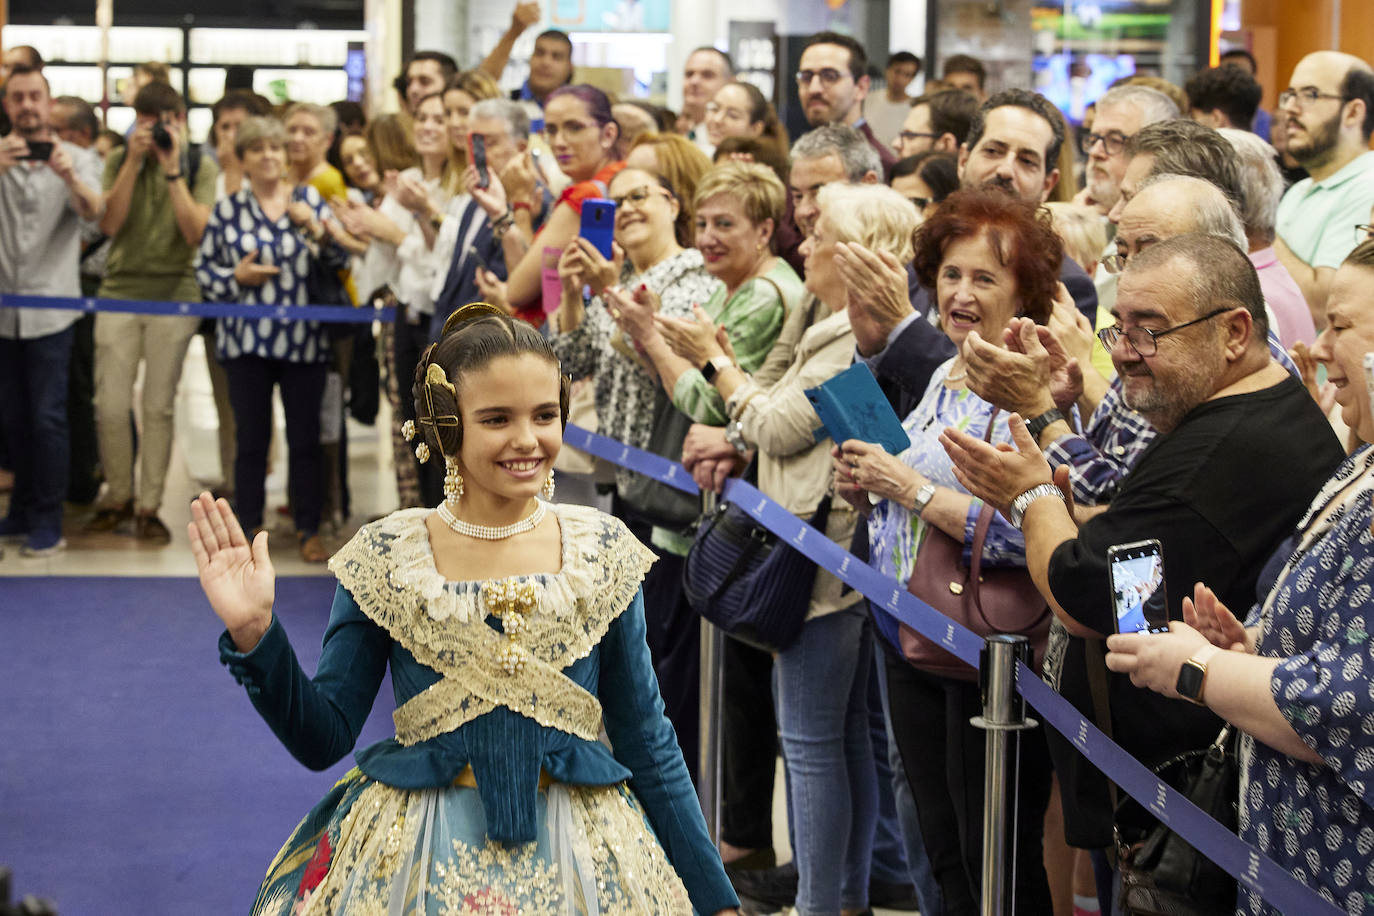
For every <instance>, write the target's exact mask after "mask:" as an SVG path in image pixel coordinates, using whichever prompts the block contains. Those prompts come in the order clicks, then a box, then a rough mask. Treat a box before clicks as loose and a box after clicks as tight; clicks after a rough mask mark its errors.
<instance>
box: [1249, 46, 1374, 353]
mask: <svg viewBox="0 0 1374 916" xmlns="http://www.w3.org/2000/svg"><path fill="white" fill-rule="evenodd" d="M1279 112H1280V115H1281V117H1280V118H1279V119H1278V121H1277V122H1276V123H1275V124H1274V132H1275V133H1276V134H1277V133H1279V132H1282V133H1283V134H1284V135H1285V139H1286V140H1287V146H1286V148H1287V151H1288V154H1289V155H1290V156H1292V157H1293V158H1294V159H1296V160H1297V161H1298V164H1299V165H1301V166H1302V167H1303V168H1305V169H1307V172H1308V174H1309V175H1310V176H1311V177H1309V178H1306V179H1304V180H1302V181H1299V182H1298V183H1297V184H1295V185H1293V187H1291V188H1289V189H1288V193H1287V194H1285V195H1284V197H1283V202H1282V203H1280V204H1279V213H1278V223H1277V229H1278V234H1279V237H1278V240H1277V241H1276V242H1275V243H1274V250H1275V251H1276V252H1277V254H1278V256H1279V261H1280V262H1282V264H1283V266H1284V267H1286V268H1288V272H1289V273H1290V274H1292V275H1293V279H1295V280H1297V281H1298V286H1299V288H1300V289H1302V293H1303V296H1304V298H1306V299H1307V306H1308V308H1310V309H1311V310H1312V321H1313V322H1314V323H1315V325H1316V327H1317V329H1318V330H1321V329H1322V328H1323V327H1325V326H1326V294H1327V292H1328V290H1329V289H1330V288H1331V278H1332V276H1334V275H1335V273H1336V268H1337V267H1339V266H1340V264H1341V261H1343V260H1344V259H1345V256H1346V255H1348V254H1349V253H1350V252H1351V250H1352V249H1353V248H1354V247H1355V232H1354V229H1353V227H1354V226H1355V225H1357V224H1359V223H1362V222H1364V221H1365V217H1366V216H1368V214H1369V209H1370V206H1371V205H1372V204H1374V152H1371V151H1370V149H1369V137H1370V134H1371V133H1374V70H1371V69H1370V67H1369V64H1367V63H1365V62H1364V61H1362V60H1360V59H1359V58H1358V57H1354V56H1352V55H1349V54H1341V53H1339V52H1337V51H1318V52H1316V53H1314V54H1309V55H1307V56H1306V57H1304V58H1303V59H1302V60H1301V61H1299V62H1298V66H1297V67H1296V68H1294V70H1293V79H1292V80H1290V81H1289V84H1288V88H1287V89H1285V90H1284V91H1283V92H1281V93H1279Z"/></svg>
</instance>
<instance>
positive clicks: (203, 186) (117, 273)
mask: <svg viewBox="0 0 1374 916" xmlns="http://www.w3.org/2000/svg"><path fill="white" fill-rule="evenodd" d="M124 153H125V151H124V150H123V149H117V150H115V151H113V152H112V153H110V157H109V159H107V160H106V161H105V178H104V182H103V185H104V189H105V193H106V194H108V193H109V192H110V189H111V188H113V187H114V183H115V178H116V177H117V176H118V175H119V169H120V167H121V166H122V165H123V164H124ZM182 168H183V173H184V174H186V175H187V176H188V178H189V174H190V173H189V171H188V170H187V169H186V167H185V164H184V162H183V167H182ZM218 174H219V169H218V168H217V167H216V166H215V163H214V162H213V161H212V160H211V159H210V157H209V156H201V158H200V165H199V166H198V168H197V171H196V185H195V187H194V188H192V189H191V196H192V197H193V198H195V201H196V203H198V204H204V205H205V206H207V207H208V206H210V205H212V204H213V203H214V202H215V176H216V175H218ZM195 255H196V246H195V245H191V244H189V243H188V242H187V241H186V238H185V237H184V236H183V235H182V234H181V229H179V228H178V227H177V220H176V214H175V213H173V211H172V199H171V195H170V194H169V193H168V191H167V179H166V178H165V177H164V176H163V173H162V167H161V166H159V165H158V161H157V157H156V156H155V155H153V154H152V153H149V154H148V156H147V157H145V158H144V160H143V170H142V171H141V172H139V173H138V178H137V179H135V181H134V192H133V196H132V198H131V199H130V200H129V215H128V217H127V218H126V219H125V220H124V225H123V226H121V227H120V228H119V231H118V232H116V233H115V235H114V239H113V240H112V241H111V242H110V257H109V260H108V261H107V262H106V267H105V280H104V282H103V283H101V284H100V295H101V296H102V297H105V298H109V299H150V300H154V301H161V300H169V301H174V302H199V301H200V286H199V285H198V284H197V283H196V274H195V271H194V270H193V269H192V266H191V264H192V261H193V260H194V259H195Z"/></svg>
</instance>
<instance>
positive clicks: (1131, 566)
mask: <svg viewBox="0 0 1374 916" xmlns="http://www.w3.org/2000/svg"><path fill="white" fill-rule="evenodd" d="M1107 571H1108V576H1109V578H1110V579H1111V585H1112V609H1113V611H1114V612H1115V613H1114V619H1115V621H1116V631H1117V632H1118V633H1140V632H1150V633H1165V632H1168V630H1169V595H1168V591H1167V590H1166V589H1165V587H1164V550H1163V547H1162V546H1161V545H1160V543H1159V541H1158V540H1157V539H1153V538H1152V539H1150V540H1146V541H1133V542H1131V543H1129V544H1117V545H1115V546H1113V547H1110V548H1108V550H1107Z"/></svg>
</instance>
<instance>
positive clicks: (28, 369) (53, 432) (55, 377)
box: [0, 327, 73, 546]
mask: <svg viewBox="0 0 1374 916" xmlns="http://www.w3.org/2000/svg"><path fill="white" fill-rule="evenodd" d="M72 334H73V331H72V329H71V328H70V327H69V328H67V329H66V330H64V331H58V332H57V333H56V334H48V335H47V336H45V337H33V338H29V339H27V340H17V339H14V338H8V337H6V338H0V429H3V431H4V439H5V441H6V443H8V446H9V452H10V461H11V462H12V464H13V470H14V494H13V496H11V497H10V511H9V517H10V518H11V519H13V520H14V521H15V522H16V523H17V527H18V529H19V530H22V531H26V532H27V533H28V535H29V538H30V541H31V542H32V543H35V544H40V545H42V546H47V545H48V544H50V543H52V542H55V541H56V540H57V539H58V538H59V537H61V536H62V501H63V500H64V499H65V498H66V495H67V468H68V467H69V465H70V454H69V448H70V446H69V444H68V443H69V436H70V433H69V431H68V426H67V368H68V363H69V361H70V359H71V353H72Z"/></svg>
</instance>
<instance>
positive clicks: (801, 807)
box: [694, 184, 917, 913]
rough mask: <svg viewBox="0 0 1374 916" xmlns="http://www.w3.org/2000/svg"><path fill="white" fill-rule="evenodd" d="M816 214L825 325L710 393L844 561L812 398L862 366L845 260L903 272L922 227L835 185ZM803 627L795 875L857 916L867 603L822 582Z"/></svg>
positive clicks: (791, 667)
mask: <svg viewBox="0 0 1374 916" xmlns="http://www.w3.org/2000/svg"><path fill="white" fill-rule="evenodd" d="M819 203H820V217H819V219H818V220H817V221H816V224H815V227H814V229H813V230H812V233H811V235H810V237H809V238H808V239H807V240H806V242H805V243H804V244H803V245H802V251H803V253H804V254H805V255H806V288H807V290H808V291H810V292H811V293H813V294H814V295H815V296H816V298H817V299H818V300H819V302H820V303H821V304H822V308H821V309H820V310H819V314H818V317H817V319H816V320H815V322H814V323H813V324H812V325H811V326H810V327H809V328H807V329H806V331H805V333H804V334H802V336H801V339H800V342H799V343H798V344H797V346H796V348H795V350H794V351H793V356H792V359H791V361H790V363H789V364H788V365H787V367H786V370H785V371H784V373H783V374H782V376H781V378H780V379H779V380H778V381H777V382H775V383H773V384H771V385H764V384H761V383H760V382H758V381H756V380H754V379H751V378H750V377H749V376H748V375H746V374H745V373H744V371H743V370H742V369H741V368H740V367H739V366H738V365H737V364H735V363H731V364H728V365H725V366H724V367H723V368H722V369H721V370H720V371H719V372H717V373H716V374H715V376H714V378H713V380H712V383H713V385H714V386H715V388H716V390H717V391H718V392H719V393H720V395H721V396H722V398H723V399H724V400H725V404H726V409H727V411H728V413H729V415H730V419H731V424H730V427H729V430H728V436H729V437H730V440H731V441H733V442H735V443H737V445H738V447H739V448H740V449H741V450H752V451H756V452H757V456H758V457H757V461H758V483H759V489H761V490H762V491H763V492H764V493H766V494H767V495H768V496H770V497H772V498H773V499H775V500H777V501H778V502H779V503H781V504H782V505H783V506H784V507H785V508H787V509H788V510H789V511H791V512H793V513H795V514H798V515H801V516H804V517H806V516H810V515H811V514H812V513H814V512H815V511H816V509H817V507H818V505H819V504H820V503H821V500H822V499H823V498H824V499H828V500H829V505H830V514H829V518H828V520H827V522H826V524H825V534H826V536H827V537H829V538H830V539H831V540H833V541H834V542H835V543H837V544H841V545H844V546H846V547H847V546H848V545H849V542H850V539H851V537H852V535H853V532H854V527H855V524H856V521H857V518H856V515H855V513H854V511H853V510H852V508H851V507H850V506H849V505H848V504H847V503H846V502H845V501H844V500H843V499H842V498H839V497H829V496H828V495H827V494H829V493H830V492H831V479H830V478H831V475H830V458H829V453H830V449H831V447H832V445H833V443H831V441H830V440H829V439H828V438H826V439H821V440H820V441H817V439H816V435H815V430H816V428H817V427H818V426H819V425H820V421H819V419H818V418H817V416H816V412H815V410H814V409H813V408H812V407H811V404H810V402H809V401H808V400H807V398H806V394H805V390H806V389H807V388H810V387H813V386H815V385H818V384H820V383H821V382H823V381H825V380H827V379H829V378H831V377H832V376H834V375H835V374H836V373H838V372H840V371H842V370H844V369H845V368H847V367H848V366H849V364H850V363H851V362H852V360H853V355H854V334H853V331H852V330H851V329H850V326H849V311H848V309H847V306H848V305H849V297H848V295H847V292H846V287H845V283H844V280H843V278H842V276H841V275H840V272H839V268H838V267H837V266H836V263H835V250H836V246H837V245H840V244H842V243H846V242H857V243H860V244H862V245H864V246H866V247H868V248H871V249H875V250H878V251H883V252H887V253H889V254H890V255H891V256H893V257H894V258H895V259H896V260H897V261H899V262H903V263H904V262H906V261H907V260H909V259H910V257H911V238H912V233H913V232H914V230H915V228H916V221H917V215H916V211H915V210H914V209H913V208H912V206H911V205H910V204H909V203H907V201H906V200H905V199H904V198H903V197H902V196H901V195H900V194H898V193H897V192H895V191H893V190H892V189H891V188H886V187H881V186H877V185H841V184H832V185H828V186H826V187H825V188H823V189H822V190H821V192H820V197H819ZM698 428H699V427H694V431H695V430H696V429H698ZM804 613H805V614H806V623H805V625H804V626H803V627H802V631H801V635H800V637H799V638H798V639H797V641H796V642H795V643H794V644H792V645H791V646H789V647H787V648H786V649H784V650H783V651H781V652H779V653H778V656H777V661H776V668H775V672H776V682H775V683H776V687H777V690H776V698H777V713H778V723H779V727H780V730H781V734H782V747H783V757H784V759H785V761H786V763H787V772H788V793H789V797H790V800H791V805H790V806H789V810H790V812H791V815H792V818H793V821H792V824H793V834H794V839H793V843H794V847H793V848H794V852H795V857H796V862H797V870H798V873H799V884H798V888H797V909H798V912H802V913H835V912H844V913H851V912H860V911H862V910H863V909H864V908H865V907H866V905H867V893H868V869H869V859H870V857H871V853H872V844H873V828H874V822H875V821H874V819H875V815H876V810H875V809H876V804H877V784H876V782H875V771H874V768H873V749H872V744H871V741H870V737H869V734H868V698H867V695H868V679H869V672H870V666H871V664H872V651H873V641H872V639H871V637H870V635H869V632H868V615H867V613H866V611H865V610H864V607H863V603H862V601H861V600H860V599H859V595H858V594H857V593H855V592H852V591H848V590H846V589H845V588H844V586H843V585H842V583H841V582H840V581H839V580H838V579H836V578H835V577H834V576H832V575H830V574H829V573H827V572H824V571H818V572H817V574H816V581H815V585H814V587H813V588H812V592H811V601H810V603H809V605H808V607H807V608H806V609H805V611H804ZM837 850H839V851H842V852H840V854H838V855H837Z"/></svg>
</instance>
